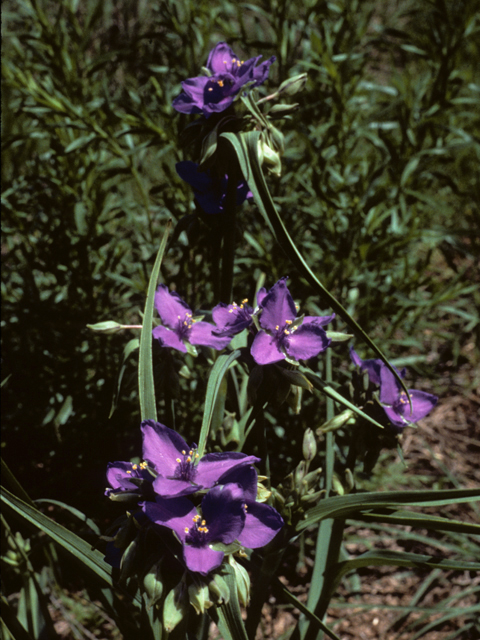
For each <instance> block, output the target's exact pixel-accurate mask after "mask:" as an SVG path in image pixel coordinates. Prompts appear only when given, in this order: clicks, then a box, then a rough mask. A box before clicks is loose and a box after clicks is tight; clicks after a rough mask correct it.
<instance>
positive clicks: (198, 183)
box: [175, 160, 213, 192]
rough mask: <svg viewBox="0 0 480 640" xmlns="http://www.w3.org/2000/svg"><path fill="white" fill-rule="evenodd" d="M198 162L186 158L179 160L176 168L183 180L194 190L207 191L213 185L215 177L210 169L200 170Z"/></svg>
mask: <svg viewBox="0 0 480 640" xmlns="http://www.w3.org/2000/svg"><path fill="white" fill-rule="evenodd" d="M198 166H199V165H198V164H197V163H196V162H190V160H184V161H182V162H177V164H176V165H175V169H176V171H177V173H178V175H179V176H180V178H181V179H182V180H185V182H188V184H189V185H190V186H191V187H192V188H193V189H194V191H201V192H207V191H208V190H209V189H211V188H212V186H213V179H212V177H211V175H210V172H209V171H208V172H207V171H198Z"/></svg>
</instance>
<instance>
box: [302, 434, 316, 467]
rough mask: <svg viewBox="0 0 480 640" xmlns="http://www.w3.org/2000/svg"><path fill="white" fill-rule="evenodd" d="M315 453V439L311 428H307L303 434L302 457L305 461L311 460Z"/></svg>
mask: <svg viewBox="0 0 480 640" xmlns="http://www.w3.org/2000/svg"><path fill="white" fill-rule="evenodd" d="M316 455H317V441H316V440H315V436H314V435H313V431H312V429H307V430H306V431H305V434H304V436H303V457H304V458H305V460H306V461H307V462H311V461H312V460H313V459H314V457H315V456H316Z"/></svg>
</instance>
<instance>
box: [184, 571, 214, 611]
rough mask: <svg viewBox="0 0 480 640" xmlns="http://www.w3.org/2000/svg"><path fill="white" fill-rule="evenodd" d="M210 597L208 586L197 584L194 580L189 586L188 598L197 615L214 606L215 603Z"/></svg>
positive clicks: (201, 583)
mask: <svg viewBox="0 0 480 640" xmlns="http://www.w3.org/2000/svg"><path fill="white" fill-rule="evenodd" d="M208 595H209V593H208V586H207V585H206V584H204V583H203V582H200V581H198V582H197V581H196V580H195V579H194V580H193V582H192V583H191V584H190V585H189V587H188V598H189V600H190V604H191V605H192V607H193V608H194V609H195V611H196V613H204V612H205V609H208V608H209V607H211V606H212V604H213V602H212V601H211V600H210V599H209V597H208Z"/></svg>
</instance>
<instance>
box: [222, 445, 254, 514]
mask: <svg viewBox="0 0 480 640" xmlns="http://www.w3.org/2000/svg"><path fill="white" fill-rule="evenodd" d="M250 457H253V456H250ZM254 462H260V459H259V458H257V459H256V460H255V461H254ZM230 482H235V483H236V484H239V485H240V487H241V488H242V489H243V493H244V498H245V502H248V503H250V502H255V501H256V499H257V472H256V471H255V469H254V468H253V467H252V466H251V465H250V464H245V465H242V466H237V467H234V468H233V469H230V470H229V471H226V472H225V473H224V474H223V475H222V476H221V477H220V478H219V480H218V484H228V483H230Z"/></svg>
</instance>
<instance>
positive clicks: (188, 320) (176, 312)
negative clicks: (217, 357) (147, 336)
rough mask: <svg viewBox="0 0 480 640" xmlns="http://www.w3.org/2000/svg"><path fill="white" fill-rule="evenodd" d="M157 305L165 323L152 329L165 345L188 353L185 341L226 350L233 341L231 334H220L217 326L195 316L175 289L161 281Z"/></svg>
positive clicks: (156, 296) (155, 336)
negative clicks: (216, 331)
mask: <svg viewBox="0 0 480 640" xmlns="http://www.w3.org/2000/svg"><path fill="white" fill-rule="evenodd" d="M155 307H156V308H157V311H158V314H159V316H160V318H161V320H162V322H163V324H164V325H165V326H162V325H160V326H158V327H155V329H153V331H152V334H153V337H154V338H157V340H159V341H160V343H161V345H162V347H172V348H173V349H178V351H183V352H184V353H186V352H187V347H186V346H185V342H189V343H190V344H198V345H203V346H206V347H212V348H213V349H223V348H224V347H226V346H227V344H228V343H229V342H230V340H231V338H230V337H229V336H217V335H215V334H214V333H213V332H214V331H215V326H214V325H212V324H210V323H209V322H202V321H201V320H195V319H194V318H193V314H192V310H191V309H190V307H189V306H188V305H187V304H186V303H185V302H184V301H183V300H182V299H181V298H180V296H179V295H178V293H176V292H175V291H169V290H168V287H166V286H165V285H164V284H161V285H160V286H159V287H158V289H157V291H156V293H155Z"/></svg>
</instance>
